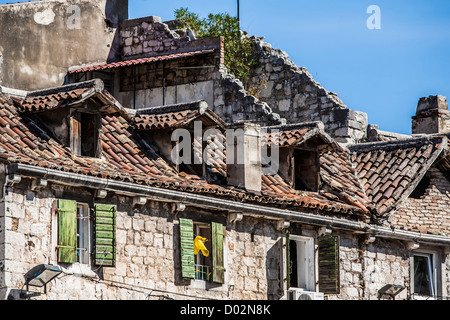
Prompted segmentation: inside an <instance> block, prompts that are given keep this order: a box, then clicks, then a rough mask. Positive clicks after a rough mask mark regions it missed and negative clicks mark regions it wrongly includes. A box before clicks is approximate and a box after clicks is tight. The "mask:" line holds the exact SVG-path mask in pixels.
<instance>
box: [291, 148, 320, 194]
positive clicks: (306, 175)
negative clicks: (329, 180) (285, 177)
mask: <svg viewBox="0 0 450 320" xmlns="http://www.w3.org/2000/svg"><path fill="white" fill-rule="evenodd" d="M294 184H295V189H296V190H304V191H318V186H319V166H318V155H317V152H315V151H307V150H298V149H295V150H294Z"/></svg>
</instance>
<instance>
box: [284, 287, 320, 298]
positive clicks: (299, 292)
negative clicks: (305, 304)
mask: <svg viewBox="0 0 450 320" xmlns="http://www.w3.org/2000/svg"><path fill="white" fill-rule="evenodd" d="M287 298H288V300H323V293H322V292H314V291H306V290H304V289H297V288H290V289H289V290H288V291H287Z"/></svg>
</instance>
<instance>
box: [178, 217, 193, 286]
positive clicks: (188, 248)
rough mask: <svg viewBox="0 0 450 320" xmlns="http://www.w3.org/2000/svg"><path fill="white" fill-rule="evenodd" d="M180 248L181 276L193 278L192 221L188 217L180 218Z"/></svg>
mask: <svg viewBox="0 0 450 320" xmlns="http://www.w3.org/2000/svg"><path fill="white" fill-rule="evenodd" d="M180 249H181V250H180V251H181V276H182V277H183V278H187V279H194V277H195V259H194V223H193V221H192V220H190V219H183V218H180Z"/></svg>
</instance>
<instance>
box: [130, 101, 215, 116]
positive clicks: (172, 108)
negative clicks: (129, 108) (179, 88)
mask: <svg viewBox="0 0 450 320" xmlns="http://www.w3.org/2000/svg"><path fill="white" fill-rule="evenodd" d="M208 109H209V105H208V103H207V102H206V101H205V100H197V101H192V102H183V103H177V104H170V105H165V106H158V107H149V108H143V109H136V116H141V115H157V114H164V113H169V112H178V111H185V110H192V111H193V110H199V111H200V112H201V113H204V112H205V111H206V110H208Z"/></svg>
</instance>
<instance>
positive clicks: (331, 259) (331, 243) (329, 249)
mask: <svg viewBox="0 0 450 320" xmlns="http://www.w3.org/2000/svg"><path fill="white" fill-rule="evenodd" d="M318 242H319V291H320V292H323V293H328V294H338V293H339V291H340V283H339V237H334V236H322V237H319V240H318Z"/></svg>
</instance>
